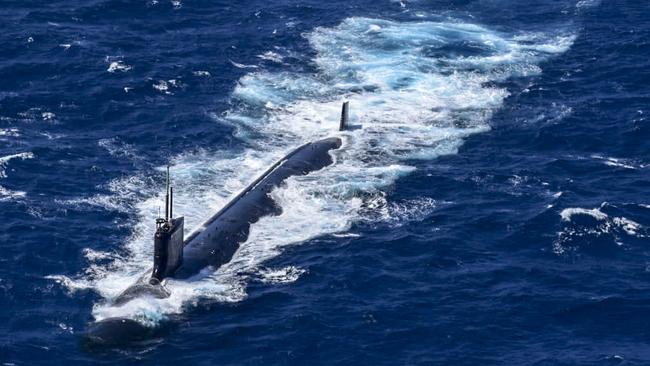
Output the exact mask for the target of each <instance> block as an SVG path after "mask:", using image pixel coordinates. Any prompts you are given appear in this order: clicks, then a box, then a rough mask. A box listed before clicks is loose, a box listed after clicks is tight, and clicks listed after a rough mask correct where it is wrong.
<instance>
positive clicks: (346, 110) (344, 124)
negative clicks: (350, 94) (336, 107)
mask: <svg viewBox="0 0 650 366" xmlns="http://www.w3.org/2000/svg"><path fill="white" fill-rule="evenodd" d="M348 119H350V102H347V101H346V102H344V103H343V107H341V122H340V123H339V131H345V130H347V129H348Z"/></svg>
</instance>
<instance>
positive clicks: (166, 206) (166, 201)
mask: <svg viewBox="0 0 650 366" xmlns="http://www.w3.org/2000/svg"><path fill="white" fill-rule="evenodd" d="M167 220H169V165H167V184H166V185H165V221H167Z"/></svg>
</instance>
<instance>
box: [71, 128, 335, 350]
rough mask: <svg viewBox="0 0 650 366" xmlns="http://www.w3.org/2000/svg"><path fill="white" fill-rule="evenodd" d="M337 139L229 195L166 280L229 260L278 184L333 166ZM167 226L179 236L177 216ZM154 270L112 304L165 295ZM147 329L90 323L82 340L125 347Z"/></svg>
mask: <svg viewBox="0 0 650 366" xmlns="http://www.w3.org/2000/svg"><path fill="white" fill-rule="evenodd" d="M341 145H342V141H341V139H340V138H338V137H330V138H326V139H322V140H318V141H314V142H310V143H306V144H304V145H302V146H300V147H298V148H296V149H295V150H293V151H291V152H290V153H289V154H287V155H286V156H285V157H284V158H283V159H281V160H280V161H278V162H277V163H275V164H274V165H273V166H271V167H270V168H269V169H268V170H266V171H265V172H264V173H263V174H262V175H261V176H259V177H258V178H257V179H255V180H254V181H253V182H252V183H251V184H250V185H249V186H248V187H247V188H246V189H244V190H243V191H242V192H241V193H239V194H238V195H237V196H235V197H234V198H233V199H232V200H231V201H230V202H229V203H228V204H227V205H226V206H224V207H223V208H222V209H221V210H219V211H218V212H217V213H216V214H214V215H213V216H212V217H211V218H210V219H208V220H207V221H206V222H205V223H204V224H203V225H201V226H200V227H199V228H198V229H197V230H195V231H194V232H193V233H192V234H191V235H190V236H189V237H187V239H185V240H184V242H183V247H182V257H181V264H180V265H179V267H178V269H176V270H175V271H173V274H171V275H169V276H166V277H172V278H178V279H187V278H190V277H192V276H195V275H197V274H199V273H200V272H201V270H203V269H204V268H206V267H212V268H218V267H219V266H221V265H223V264H225V263H227V262H229V261H230V260H231V259H232V257H233V255H234V254H235V252H236V251H237V249H239V246H240V244H242V243H243V242H245V241H246V240H247V238H248V235H249V232H250V227H251V225H252V224H254V223H255V222H257V221H258V220H259V219H260V218H262V217H264V216H269V215H276V214H279V213H280V212H281V209H280V207H279V206H278V205H277V204H276V203H275V202H274V201H273V199H272V198H271V197H270V196H269V193H270V192H271V190H273V189H274V188H276V187H278V186H280V185H282V184H283V183H284V182H285V181H286V180H287V178H289V177H292V176H300V175H306V174H309V173H311V172H314V171H317V170H320V169H322V168H324V167H326V166H328V165H331V164H332V163H333V158H332V156H331V155H330V152H331V151H332V150H336V149H339V148H340V147H341ZM170 222H171V223H172V227H176V226H177V224H176V223H177V222H180V230H181V232H182V223H183V218H182V217H181V218H178V219H171V220H170ZM156 271H157V266H154V268H153V269H152V270H151V271H148V272H147V273H145V274H144V275H143V276H142V277H141V278H140V279H139V280H138V281H137V282H136V283H135V284H133V285H131V286H129V288H127V289H126V290H125V291H124V292H123V293H122V294H121V295H120V296H118V297H117V298H116V299H115V300H114V301H113V305H114V306H121V305H123V304H125V303H127V302H129V301H131V300H132V299H135V298H139V297H145V296H150V297H154V298H165V297H168V296H169V295H170V293H169V291H167V289H166V288H165V287H164V285H163V284H162V283H161V282H160V281H159V279H160V278H158V280H155V278H156V277H155V276H152V277H151V280H150V279H149V276H150V275H152V272H153V274H155V273H156ZM151 332H152V329H151V328H149V327H146V326H143V325H140V324H139V323H138V322H136V321H134V320H131V319H127V318H108V319H104V320H101V321H99V322H96V323H93V324H92V325H91V326H90V327H89V328H88V329H87V330H86V332H85V334H84V338H85V340H86V341H88V342H90V343H93V344H96V345H104V346H112V345H122V344H128V343H131V342H132V341H135V340H140V339H145V338H147V337H149V336H150V335H151Z"/></svg>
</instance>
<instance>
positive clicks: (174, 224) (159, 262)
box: [149, 166, 185, 285]
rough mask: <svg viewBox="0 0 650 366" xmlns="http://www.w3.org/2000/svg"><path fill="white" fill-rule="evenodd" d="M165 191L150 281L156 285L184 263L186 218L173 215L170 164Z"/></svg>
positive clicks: (155, 240) (155, 236) (155, 238)
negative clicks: (184, 226)
mask: <svg viewBox="0 0 650 366" xmlns="http://www.w3.org/2000/svg"><path fill="white" fill-rule="evenodd" d="M165 188H166V193H165V217H164V218H163V217H159V218H157V219H156V233H155V234H154V254H153V271H152V272H151V279H150V280H149V283H150V284H152V285H156V284H158V283H160V281H162V280H163V279H164V278H165V277H170V276H173V275H174V273H175V272H176V270H177V269H178V268H179V267H180V266H181V265H182V264H183V224H184V221H185V220H184V218H183V217H178V218H174V216H173V207H174V205H173V204H174V188H173V187H171V186H170V178H169V166H168V167H167V183H166V187H165Z"/></svg>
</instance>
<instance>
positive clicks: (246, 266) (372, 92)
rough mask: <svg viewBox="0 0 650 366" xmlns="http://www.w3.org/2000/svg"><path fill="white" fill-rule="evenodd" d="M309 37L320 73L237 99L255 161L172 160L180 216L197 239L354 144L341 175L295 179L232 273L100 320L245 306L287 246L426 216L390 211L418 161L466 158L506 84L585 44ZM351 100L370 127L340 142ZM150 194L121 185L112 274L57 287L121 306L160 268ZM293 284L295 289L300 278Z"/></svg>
mask: <svg viewBox="0 0 650 366" xmlns="http://www.w3.org/2000/svg"><path fill="white" fill-rule="evenodd" d="M305 37H306V38H307V40H308V41H309V44H310V45H311V47H313V49H314V51H315V54H316V56H315V59H313V60H304V61H305V62H310V61H311V62H313V63H315V64H316V65H317V66H318V72H317V73H315V74H297V73H288V72H267V71H263V70H262V69H255V70H254V71H253V72H251V73H249V74H247V75H245V76H244V77H242V78H241V79H240V80H239V82H238V83H237V86H236V87H235V89H234V91H233V93H232V99H233V100H234V101H235V102H236V103H233V105H237V106H238V107H237V108H235V109H232V110H230V111H227V113H226V117H225V119H226V121H225V122H227V123H229V124H231V125H234V126H236V127H237V132H236V134H237V136H238V137H239V138H240V139H241V140H244V141H245V142H246V146H249V148H248V149H247V150H246V151H245V152H243V153H240V154H234V153H232V152H227V151H201V152H198V153H192V154H182V155H180V156H177V157H175V158H174V159H173V161H172V164H173V166H174V179H175V182H174V185H175V186H176V187H182V189H179V190H178V191H177V194H176V196H175V203H176V204H177V205H176V207H175V212H177V213H179V214H182V215H184V216H186V228H187V230H188V233H189V231H190V230H191V229H192V228H194V227H196V226H198V225H199V224H201V222H202V221H203V220H205V219H206V218H207V217H209V216H210V215H212V214H213V213H214V212H215V211H216V210H217V209H218V208H220V207H221V206H222V205H223V204H225V203H226V202H227V201H228V198H229V197H232V196H234V195H235V194H236V193H237V192H238V191H239V190H241V189H243V188H244V187H245V186H246V185H247V184H248V183H249V182H251V181H252V180H253V179H254V178H255V177H256V176H257V175H258V174H260V173H261V172H262V171H264V169H265V168H266V167H268V166H269V165H271V164H272V163H273V162H275V161H276V160H277V159H279V158H280V157H282V156H283V154H285V153H286V152H288V151H289V150H291V149H292V148H294V147H296V146H298V145H299V144H300V143H302V142H306V141H309V140H313V139H316V138H321V137H325V136H328V135H334V134H338V135H340V136H342V137H343V139H344V146H343V149H342V150H339V151H336V152H335V153H334V158H335V164H334V165H333V166H330V167H327V168H326V169H324V170H321V171H318V172H314V173H312V174H309V175H308V176H300V177H292V178H290V179H289V180H288V182H287V184H286V186H284V187H282V188H278V189H276V190H275V191H273V192H272V193H271V194H272V197H273V198H274V199H275V200H276V201H277V202H278V203H279V204H280V205H281V206H282V208H283V212H282V214H281V215H279V216H274V217H265V218H263V219H262V220H260V221H259V222H258V223H256V224H255V225H253V226H252V227H251V233H250V237H249V239H248V241H247V242H246V243H244V244H243V245H242V246H241V248H240V250H239V251H238V252H237V253H236V254H235V257H234V258H233V260H232V261H231V262H230V263H228V264H227V265H224V266H222V267H221V268H219V269H217V270H212V269H206V270H205V271H204V273H202V274H201V275H199V276H197V278H194V279H192V280H191V281H177V280H173V279H170V280H169V281H168V282H167V287H168V288H169V289H170V290H171V293H172V296H171V297H170V298H168V299H163V300H155V299H139V300H137V301H133V302H131V303H129V304H127V305H125V306H123V307H119V308H116V307H112V306H110V305H106V304H102V303H100V304H97V305H96V306H95V308H94V309H93V315H94V316H95V318H96V319H98V320H99V319H104V318H106V317H111V316H127V317H131V318H134V319H140V320H142V321H143V322H145V323H148V324H149V323H150V324H155V323H156V322H158V321H160V320H161V319H164V318H165V316H166V315H167V314H172V313H179V312H182V310H183V307H184V306H186V305H188V304H194V303H196V302H197V301H200V300H201V299H205V298H208V299H211V300H216V301H240V300H241V299H243V298H244V297H245V296H246V291H245V289H246V283H247V281H248V280H249V279H250V278H251V277H258V278H259V277H260V276H261V277H262V278H268V277H269V276H270V277H271V280H270V281H271V282H272V281H273V278H274V276H275V274H271V275H269V273H270V272H269V271H268V270H267V269H264V267H263V265H264V263H265V261H267V260H268V259H270V258H273V257H274V256H277V255H278V254H279V253H281V251H282V250H283V248H284V247H286V246H288V245H296V244H298V243H301V242H305V241H307V240H309V239H310V238H314V237H317V236H322V235H327V234H335V233H341V232H344V231H346V230H347V229H348V228H349V227H350V225H351V223H353V222H357V221H359V220H363V219H364V215H367V214H368V213H369V212H372V208H373V207H379V208H383V209H382V210H381V212H380V213H379V214H374V216H373V217H377V218H381V219H382V220H385V221H386V222H387V223H389V224H391V225H393V224H395V222H396V221H400V220H401V221H404V220H418V219H420V218H421V217H424V216H426V215H428V214H429V213H430V212H431V210H433V209H434V208H435V201H433V200H431V201H429V200H422V201H418V202H413V204H412V207H404V206H395V205H391V204H388V203H386V202H385V194H384V189H385V187H387V186H389V185H391V184H393V183H394V182H395V181H396V180H397V179H398V178H399V177H401V176H404V175H406V174H409V173H410V172H412V171H413V170H414V169H415V168H414V167H412V166H409V165H408V163H407V161H412V159H433V158H435V157H437V156H440V155H444V154H454V153H456V152H457V150H458V148H459V147H460V146H461V144H462V143H463V140H464V139H465V138H466V137H467V136H469V135H472V134H476V133H480V132H483V131H487V130H488V129H489V124H488V121H489V119H490V118H491V116H492V114H493V113H494V111H495V110H497V109H498V108H499V107H500V106H501V105H502V104H503V101H504V99H505V98H506V97H507V96H508V91H507V90H505V89H504V88H502V87H498V86H495V85H496V84H495V82H498V81H502V80H505V79H508V78H511V77H525V76H528V75H533V74H537V73H539V72H541V70H540V68H539V66H538V64H539V62H540V61H542V60H544V59H546V58H548V57H550V56H553V55H557V54H560V53H562V52H564V51H565V50H566V49H567V48H568V47H570V45H571V43H572V42H573V37H571V36H567V35H553V36H548V35H543V34H538V33H536V34H517V35H508V34H504V33H500V32H495V31H492V30H490V29H487V28H485V27H482V26H479V25H476V24H469V23H463V22H461V21H456V20H452V21H449V22H431V21H419V22H403V23H400V22H393V21H388V20H380V19H370V18H348V19H346V20H344V21H343V22H342V23H341V24H340V25H338V26H336V27H332V28H316V29H314V30H313V31H311V32H310V33H308V34H306V35H305ZM343 100H349V101H350V103H351V106H352V108H351V111H352V123H353V124H357V125H358V124H362V125H363V128H362V129H355V130H352V131H346V132H343V133H339V132H337V126H338V118H339V113H340V105H341V102H342V101H343ZM161 171H162V168H161ZM149 182H150V180H148V179H143V178H142V177H132V178H131V179H122V180H118V181H115V182H113V183H112V185H111V190H112V192H114V196H115V197H116V198H117V199H122V200H123V201H125V202H126V203H125V204H123V207H124V209H125V210H132V207H134V208H135V209H136V210H137V213H138V215H139V218H138V223H137V225H136V226H135V228H134V229H133V235H132V237H131V238H130V239H129V241H128V242H127V243H126V249H127V255H125V256H123V257H119V258H116V259H115V260H114V261H112V262H111V263H110V264H109V265H103V264H99V263H93V264H91V266H90V267H89V269H88V270H87V271H86V273H84V274H83V275H81V276H79V277H78V278H75V279H68V278H58V280H59V281H62V282H63V284H64V285H67V286H68V287H70V288H72V287H74V286H76V287H77V288H84V287H87V288H92V289H94V290H95V291H97V292H98V293H100V294H101V295H102V296H103V297H104V298H106V299H111V298H114V297H115V296H117V295H118V294H119V293H120V291H122V290H123V289H124V288H125V287H127V286H128V285H129V284H130V283H132V282H133V281H134V280H135V279H136V278H137V277H138V276H139V275H140V274H142V273H143V272H144V271H145V270H146V269H147V267H149V266H150V264H151V253H152V243H153V241H152V237H153V230H154V225H153V224H152V223H153V222H154V218H155V216H156V213H157V209H158V207H159V205H160V202H162V197H161V196H160V193H158V192H157V187H153V185H152V184H151V183H149ZM134 192H144V194H145V196H146V197H148V198H146V199H137V198H136V199H134V198H133V197H134V196H135V197H140V196H138V195H137V194H134ZM88 201H89V202H93V203H101V202H104V201H105V200H103V199H90V200H88ZM108 201H109V203H111V204H115V202H114V200H113V199H111V200H108ZM80 202H83V200H82V201H80ZM118 206H119V205H118ZM280 228H281V229H280ZM99 257H101V256H99ZM91 258H94V257H93V256H91ZM301 271H302V270H301V269H299V268H292V269H291V271H289V272H291V273H293V274H295V273H302V272H301ZM264 274H266V275H267V276H266V277H265V275H264ZM281 277H282V280H283V281H284V280H285V279H286V280H287V281H290V280H295V279H297V278H298V277H299V275H287V276H281ZM66 281H67V282H66Z"/></svg>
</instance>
